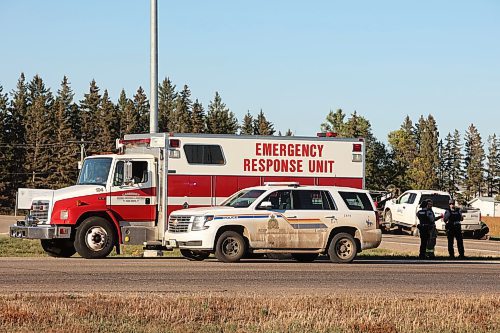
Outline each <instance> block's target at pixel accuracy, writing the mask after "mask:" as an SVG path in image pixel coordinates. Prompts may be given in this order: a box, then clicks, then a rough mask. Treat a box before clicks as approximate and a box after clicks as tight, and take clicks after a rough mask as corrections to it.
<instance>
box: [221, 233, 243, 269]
mask: <svg viewBox="0 0 500 333" xmlns="http://www.w3.org/2000/svg"><path fill="white" fill-rule="evenodd" d="M246 247H247V245H246V242H245V240H244V239H243V236H241V235H240V234H239V233H237V232H235V231H225V232H223V233H222V235H220V236H219V238H218V239H217V244H216V246H215V257H216V258H217V259H218V260H219V261H222V262H237V261H239V260H240V259H241V258H242V257H243V255H244V254H245V253H246Z"/></svg>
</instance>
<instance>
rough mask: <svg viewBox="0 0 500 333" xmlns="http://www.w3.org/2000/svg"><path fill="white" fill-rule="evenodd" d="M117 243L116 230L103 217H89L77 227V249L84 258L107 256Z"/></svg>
mask: <svg viewBox="0 0 500 333" xmlns="http://www.w3.org/2000/svg"><path fill="white" fill-rule="evenodd" d="M115 244H116V235H115V230H114V229H113V227H112V226H111V225H110V224H109V222H108V221H107V220H105V219H103V218H102V217H95V216H94V217H89V218H87V219H86V220H85V221H83V222H82V224H81V225H80V226H79V227H78V228H77V229H76V236H75V249H76V251H77V252H78V254H80V255H81V256H82V257H83V258H86V259H101V258H105V257H106V256H107V255H108V254H109V253H110V252H111V250H113V246H115Z"/></svg>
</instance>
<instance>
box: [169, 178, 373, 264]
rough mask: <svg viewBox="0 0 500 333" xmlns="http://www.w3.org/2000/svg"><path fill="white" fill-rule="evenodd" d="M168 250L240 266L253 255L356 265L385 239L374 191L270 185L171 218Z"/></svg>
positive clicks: (242, 192) (181, 212)
mask: <svg viewBox="0 0 500 333" xmlns="http://www.w3.org/2000/svg"><path fill="white" fill-rule="evenodd" d="M165 239H166V240H167V242H168V246H170V247H172V248H180V251H181V253H182V255H183V256H185V257H187V258H189V259H191V260H203V259H206V258H207V257H208V256H209V255H210V254H211V253H214V254H215V257H216V258H217V259H218V260H220V261H223V262H236V261H238V260H240V259H241V258H242V257H244V256H245V255H247V254H250V253H287V254H291V255H292V257H293V258H294V259H296V260H297V261H301V262H310V261H313V260H314V259H316V258H317V257H318V255H320V254H327V255H328V256H329V258H330V260H331V261H333V262H338V263H348V262H351V261H352V260H353V259H354V258H355V257H356V254H357V253H358V252H361V250H364V249H371V248H376V247H377V246H378V245H379V244H380V242H381V239H382V234H381V230H380V229H378V216H377V214H376V212H375V209H374V206H373V202H372V199H371V197H370V194H369V193H368V191H365V190H359V189H353V188H347V187H332V186H299V185H298V183H267V184H266V185H265V186H257V187H250V188H246V189H244V190H241V191H239V192H237V193H235V194H234V195H232V196H231V197H229V198H228V199H227V200H226V201H224V202H223V203H222V204H221V205H220V206H215V207H204V208H191V209H184V210H178V211H175V212H173V213H172V214H171V215H170V219H169V224H168V230H167V232H166V234H165Z"/></svg>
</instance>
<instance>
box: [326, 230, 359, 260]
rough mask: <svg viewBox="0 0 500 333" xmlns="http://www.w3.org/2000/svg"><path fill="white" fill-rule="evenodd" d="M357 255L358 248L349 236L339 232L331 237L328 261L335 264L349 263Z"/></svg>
mask: <svg viewBox="0 0 500 333" xmlns="http://www.w3.org/2000/svg"><path fill="white" fill-rule="evenodd" d="M357 253H358V246H357V244H356V241H355V240H354V237H353V236H352V235H351V234H348V233H345V232H341V233H338V234H336V235H335V236H333V239H332V241H331V242H330V246H329V247H328V255H329V256H330V260H331V261H333V262H337V263H349V262H351V261H353V260H354V258H355V257H356V254H357Z"/></svg>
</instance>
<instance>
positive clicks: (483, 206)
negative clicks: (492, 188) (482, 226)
mask: <svg viewBox="0 0 500 333" xmlns="http://www.w3.org/2000/svg"><path fill="white" fill-rule="evenodd" d="M469 205H470V206H472V207H474V208H478V209H480V210H481V215H482V216H491V217H498V216H500V201H498V200H495V198H492V197H478V198H475V199H472V200H471V201H469Z"/></svg>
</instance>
